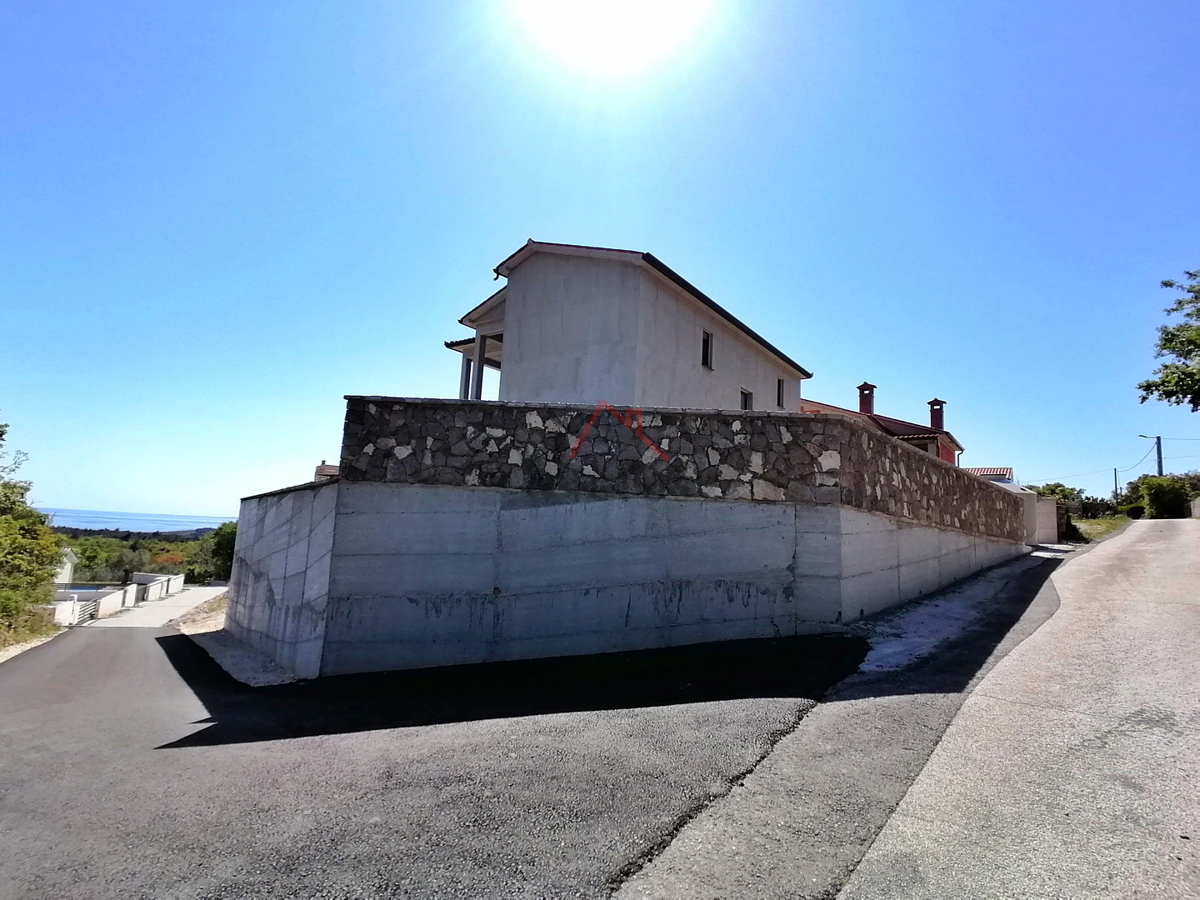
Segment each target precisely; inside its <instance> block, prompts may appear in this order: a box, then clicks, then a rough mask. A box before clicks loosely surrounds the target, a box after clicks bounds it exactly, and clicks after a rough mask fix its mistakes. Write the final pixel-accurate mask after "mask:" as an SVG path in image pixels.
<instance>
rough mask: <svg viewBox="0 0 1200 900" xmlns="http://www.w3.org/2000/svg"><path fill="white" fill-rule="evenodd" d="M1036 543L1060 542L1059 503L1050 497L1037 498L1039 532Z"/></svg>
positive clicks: (1035, 538)
mask: <svg viewBox="0 0 1200 900" xmlns="http://www.w3.org/2000/svg"><path fill="white" fill-rule="evenodd" d="M1034 543H1037V544H1057V543H1058V503H1057V502H1055V501H1054V500H1053V499H1051V498H1049V497H1038V498H1037V534H1036V536H1035V537H1034Z"/></svg>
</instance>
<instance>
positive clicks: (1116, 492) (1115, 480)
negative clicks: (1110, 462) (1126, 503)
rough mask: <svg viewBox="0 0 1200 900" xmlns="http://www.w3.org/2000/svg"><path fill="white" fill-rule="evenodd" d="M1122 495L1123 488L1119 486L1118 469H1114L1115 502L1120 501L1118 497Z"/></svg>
mask: <svg viewBox="0 0 1200 900" xmlns="http://www.w3.org/2000/svg"><path fill="white" fill-rule="evenodd" d="M1120 496H1121V489H1120V488H1119V487H1117V470H1116V469H1113V503H1119V502H1120V500H1119V499H1118V498H1120Z"/></svg>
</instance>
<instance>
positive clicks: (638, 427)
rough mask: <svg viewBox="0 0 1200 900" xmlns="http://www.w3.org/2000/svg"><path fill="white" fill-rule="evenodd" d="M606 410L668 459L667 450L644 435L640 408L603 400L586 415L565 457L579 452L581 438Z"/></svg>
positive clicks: (663, 458)
mask: <svg viewBox="0 0 1200 900" xmlns="http://www.w3.org/2000/svg"><path fill="white" fill-rule="evenodd" d="M606 410H607V411H608V412H610V413H612V415H613V416H615V417H616V419H617V421H618V422H620V423H621V424H622V425H624V426H625V427H626V428H628V429H630V430H632V431H633V433H634V434H636V435H637V436H638V438H640V439H641V441H642V443H643V444H645V445H646V446H647V447H649V448H651V449H652V450H653V451H654V452H655V453H657V454H658V457H659V459H661V460H663V461H664V462H667V461H670V459H671V457H670V456H669V455H668V454H667V452H666V451H665V450H663V448H662V447H660V446H658V444H656V443H654V441H652V440H650V438H648V437H646V432H644V431H642V411H641V410H640V409H625V410H621V409H617V408H616V407H615V406H613V405H611V404H609V403H608V402H606V401H604V400H601V401H600V402H599V403H597V404H596V410H595V412H593V413H592V414H591V416H589V417H588V420H587V423H586V424H585V425H584V426H583V430H582V431H580V432H579V438H578V439H577V440H576V441H575V446H574V447H572V448H571V452H570V453H568V454H567V459H569V460H570V459H574V458H575V454H577V453H578V452H579V448H580V447H582V446H583V439H584V438H586V437H587V436H588V432H589V431H591V430H592V427H593V426H594V425H595V424H596V422H597V420H599V418H600V414H601V413H602V412H604V411H606Z"/></svg>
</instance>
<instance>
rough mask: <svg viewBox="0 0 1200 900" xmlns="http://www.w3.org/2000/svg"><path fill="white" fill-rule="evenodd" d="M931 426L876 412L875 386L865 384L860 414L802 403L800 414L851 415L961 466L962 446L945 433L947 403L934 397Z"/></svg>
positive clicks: (860, 391)
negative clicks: (959, 462)
mask: <svg viewBox="0 0 1200 900" xmlns="http://www.w3.org/2000/svg"><path fill="white" fill-rule="evenodd" d="M928 405H929V424H928V425H919V424H917V423H916V422H906V421H905V420H904V419H893V418H892V417H891V416H881V415H879V414H877V413H876V412H875V385H873V384H871V383H869V382H866V381H864V382H863V383H862V384H860V385H859V386H858V412H855V411H854V410H852V409H844V408H842V407H840V406H833V405H832V404H829V403H821V402H820V401H817V400H808V399H805V400H801V401H800V412H806V413H822V412H836V413H841V414H843V415H848V416H851V417H853V418H856V419H858V420H859V421H865V422H867V423H868V424H869V425H871V426H873V427H875V428H877V429H878V430H880V431H882V432H883V433H884V434H886V435H888V436H889V437H894V438H899V439H900V440H902V441H904V443H906V444H911V445H912V446H914V447H916V448H917V449H918V450H924V451H925V452H926V453H929V454H931V455H933V456H936V457H937V458H938V459H940V460H943V461H945V462H948V463H954V464H957V463H958V454H959V453H962V451H963V446H962V444H960V443H959V442H958V440H957V439H956V438H955V437H954V435H952V434H951V433H950V432H949V431H947V430H946V412H945V409H946V401H945V400H939V399H938V398H936V397H934V398H933V399H932V400H930V401H929V404H928Z"/></svg>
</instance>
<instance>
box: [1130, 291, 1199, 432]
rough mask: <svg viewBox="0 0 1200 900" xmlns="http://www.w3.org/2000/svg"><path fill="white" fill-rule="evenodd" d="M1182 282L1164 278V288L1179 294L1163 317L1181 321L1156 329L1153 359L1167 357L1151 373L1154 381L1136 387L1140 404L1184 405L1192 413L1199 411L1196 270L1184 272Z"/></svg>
mask: <svg viewBox="0 0 1200 900" xmlns="http://www.w3.org/2000/svg"><path fill="white" fill-rule="evenodd" d="M1183 274H1184V277H1185V280H1184V281H1174V280H1171V279H1168V280H1166V281H1164V282H1163V283H1162V286H1163V287H1165V288H1170V289H1171V290H1177V291H1183V296H1182V297H1179V298H1178V299H1177V300H1176V301H1175V302H1174V303H1173V304H1172V305H1171V306H1169V307H1167V310H1166V312H1167V314H1168V315H1173V314H1175V313H1179V314H1180V315H1182V316H1183V321H1182V322H1179V323H1178V324H1176V325H1163V326H1161V327H1160V328H1159V329H1158V345H1157V349H1156V351H1155V354H1154V355H1155V356H1156V357H1158V358H1163V357H1169V358H1171V361H1170V362H1165V363H1163V364H1162V365H1161V366H1159V367H1158V368H1157V369H1155V370H1154V375H1155V377H1154V378H1148V379H1146V380H1145V381H1143V382H1141V383H1139V384H1138V390H1139V391H1141V395H1142V397H1141V402H1142V403H1145V402H1146V401H1147V400H1149V399H1150V398H1151V397H1154V398H1156V399H1158V400H1163V401H1165V402H1167V403H1173V404H1176V405H1179V406H1182V405H1183V404H1185V403H1186V404H1188V405H1189V406H1191V408H1192V412H1196V411H1197V410H1200V270H1198V271H1195V272H1184V273H1183Z"/></svg>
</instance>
